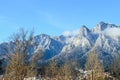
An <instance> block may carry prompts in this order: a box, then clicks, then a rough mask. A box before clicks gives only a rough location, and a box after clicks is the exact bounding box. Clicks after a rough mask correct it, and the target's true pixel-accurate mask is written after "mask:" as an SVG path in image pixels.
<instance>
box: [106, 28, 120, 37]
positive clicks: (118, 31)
mask: <svg viewBox="0 0 120 80" xmlns="http://www.w3.org/2000/svg"><path fill="white" fill-rule="evenodd" d="M104 34H105V35H107V36H110V37H115V38H117V37H120V28H107V29H106V30H104Z"/></svg>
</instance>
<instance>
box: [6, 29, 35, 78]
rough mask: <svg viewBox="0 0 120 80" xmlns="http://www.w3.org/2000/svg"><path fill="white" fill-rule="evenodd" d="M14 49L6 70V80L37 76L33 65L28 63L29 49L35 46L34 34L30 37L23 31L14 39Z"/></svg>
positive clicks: (14, 36)
mask: <svg viewBox="0 0 120 80" xmlns="http://www.w3.org/2000/svg"><path fill="white" fill-rule="evenodd" d="M11 38H12V40H13V43H14V47H13V49H12V50H11V52H12V54H11V55H10V56H9V62H8V65H7V67H6V69H5V74H4V79H5V80H23V79H24V78H25V77H31V76H35V75H36V70H35V67H34V65H33V63H31V62H29V61H28V59H27V58H28V53H29V51H28V50H29V48H30V47H32V44H33V32H31V33H30V34H29V35H28V34H27V32H26V31H24V30H23V29H21V30H20V32H19V33H17V34H14V35H13V36H12V37H11Z"/></svg>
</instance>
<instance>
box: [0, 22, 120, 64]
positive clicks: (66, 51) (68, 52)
mask: <svg viewBox="0 0 120 80" xmlns="http://www.w3.org/2000/svg"><path fill="white" fill-rule="evenodd" d="M13 47H14V43H13V42H8V43H7V42H5V43H1V44H0V54H1V57H3V56H4V54H6V53H7V54H8V53H9V52H6V51H5V50H4V49H8V51H9V49H10V48H13ZM41 50H42V51H43V52H44V59H45V60H49V59H51V58H52V59H57V60H63V61H64V60H67V59H75V60H80V59H83V58H84V56H86V55H87V54H89V53H90V52H91V51H96V52H97V54H98V55H99V58H100V59H101V61H103V63H105V64H109V61H111V60H112V58H113V56H114V55H118V54H120V26H116V25H115V24H109V23H104V22H100V23H98V24H97V25H96V27H94V28H92V29H91V30H90V29H88V28H87V27H86V26H82V27H81V28H80V29H79V30H78V32H77V33H76V34H74V35H69V36H66V35H60V36H55V37H51V36H49V35H46V34H40V35H37V36H35V37H34V46H33V48H32V50H29V52H30V54H31V56H34V55H35V54H36V53H37V54H40V52H39V51H41ZM31 58H32V57H31ZM34 58H35V57H34ZM38 59H39V58H38Z"/></svg>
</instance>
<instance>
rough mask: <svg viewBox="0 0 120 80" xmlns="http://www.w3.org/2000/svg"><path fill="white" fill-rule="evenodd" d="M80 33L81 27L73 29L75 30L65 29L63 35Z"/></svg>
mask: <svg viewBox="0 0 120 80" xmlns="http://www.w3.org/2000/svg"><path fill="white" fill-rule="evenodd" d="M78 33H79V29H76V30H73V31H64V32H63V33H62V35H64V36H74V35H77V34H78Z"/></svg>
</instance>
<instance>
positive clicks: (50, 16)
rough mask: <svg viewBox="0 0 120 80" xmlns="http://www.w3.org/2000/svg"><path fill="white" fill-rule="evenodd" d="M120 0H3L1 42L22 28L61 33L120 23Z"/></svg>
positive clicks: (0, 13)
mask: <svg viewBox="0 0 120 80" xmlns="http://www.w3.org/2000/svg"><path fill="white" fill-rule="evenodd" d="M119 18H120V0H0V42H2V41H6V40H7V39H8V37H9V36H10V35H11V34H13V33H14V32H16V31H18V29H19V28H20V27H23V28H25V29H27V30H32V29H33V28H34V30H35V35H36V34H41V33H46V34H49V35H60V34H61V33H62V32H64V31H66V30H70V31H71V30H75V29H78V28H80V26H81V25H86V26H87V27H88V28H92V27H95V26H96V24H97V23H98V22H100V21H104V22H108V23H114V24H117V25H120V22H119V21H120V20H119Z"/></svg>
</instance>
